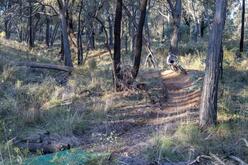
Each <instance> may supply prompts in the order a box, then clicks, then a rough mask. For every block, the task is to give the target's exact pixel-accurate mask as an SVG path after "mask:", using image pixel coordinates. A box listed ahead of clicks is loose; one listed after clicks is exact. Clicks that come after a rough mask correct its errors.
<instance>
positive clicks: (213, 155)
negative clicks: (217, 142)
mask: <svg viewBox="0 0 248 165" xmlns="http://www.w3.org/2000/svg"><path fill="white" fill-rule="evenodd" d="M209 155H210V156H211V157H212V158H214V159H215V160H216V161H217V162H218V163H219V164H222V165H225V162H223V161H222V160H221V159H220V158H219V157H218V156H216V155H215V154H212V153H210V154H209Z"/></svg>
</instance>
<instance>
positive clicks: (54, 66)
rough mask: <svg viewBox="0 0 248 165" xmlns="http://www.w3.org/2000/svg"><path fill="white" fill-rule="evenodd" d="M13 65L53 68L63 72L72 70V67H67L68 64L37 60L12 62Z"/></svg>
mask: <svg viewBox="0 0 248 165" xmlns="http://www.w3.org/2000/svg"><path fill="white" fill-rule="evenodd" d="M13 65H16V66H26V67H31V68H43V69H53V70H58V71H65V72H72V70H73V68H72V67H68V66H61V65H55V64H45V63H37V62H18V63H13Z"/></svg>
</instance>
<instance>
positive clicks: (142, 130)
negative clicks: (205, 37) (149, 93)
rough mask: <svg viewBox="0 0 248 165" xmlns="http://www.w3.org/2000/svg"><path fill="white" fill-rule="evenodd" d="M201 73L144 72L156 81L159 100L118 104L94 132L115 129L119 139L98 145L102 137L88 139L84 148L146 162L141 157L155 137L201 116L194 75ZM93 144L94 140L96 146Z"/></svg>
mask: <svg viewBox="0 0 248 165" xmlns="http://www.w3.org/2000/svg"><path fill="white" fill-rule="evenodd" d="M198 73H199V72H197V71H189V72H188V74H187V75H183V74H179V73H175V72H172V71H164V72H158V71H154V72H146V73H143V74H141V75H142V76H141V79H142V81H144V82H148V83H151V81H154V82H155V83H154V84H152V86H150V88H152V89H153V91H155V92H154V93H155V94H157V97H158V98H157V99H155V100H157V101H156V102H155V103H151V102H148V103H144V104H135V105H125V106H120V107H118V106H116V107H115V110H113V111H111V112H110V113H109V114H108V116H110V118H109V119H107V121H105V122H103V123H102V125H101V126H99V127H98V128H97V129H95V130H92V132H97V131H99V130H101V131H100V132H114V133H115V135H117V141H116V142H110V143H109V142H103V141H102V142H101V143H100V144H98V145H96V143H99V139H97V138H95V139H94V140H93V139H91V140H92V141H87V142H86V143H87V144H86V146H84V147H83V148H88V149H92V150H93V151H103V152H106V151H108V152H111V153H113V154H112V155H113V156H117V157H118V158H120V159H122V158H123V159H124V160H123V161H124V162H129V163H128V164H144V162H143V161H142V160H140V157H141V154H142V152H144V150H145V149H146V148H147V147H148V146H149V145H151V144H152V143H153V142H154V137H156V136H159V135H163V134H167V135H168V134H169V135H170V134H173V132H174V131H175V130H176V128H177V126H178V125H179V124H180V123H182V122H188V121H192V120H193V121H196V120H197V117H198V108H199V101H200V89H199V84H197V83H196V82H198V81H196V80H195V79H194V78H195V77H199V74H198ZM163 88H166V91H164V90H163ZM161 91H162V92H161ZM164 92H166V93H164ZM163 94H165V95H166V96H167V98H166V99H164V98H163V97H161V95H163ZM116 116H118V117H117V118H116ZM89 144H94V147H90V146H89ZM125 159H130V160H125ZM137 160H138V161H137ZM132 161H135V162H132ZM130 162H131V163H130Z"/></svg>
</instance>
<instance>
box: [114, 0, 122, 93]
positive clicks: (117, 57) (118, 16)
mask: <svg viewBox="0 0 248 165" xmlns="http://www.w3.org/2000/svg"><path fill="white" fill-rule="evenodd" d="M121 20H122V0H117V5H116V11H115V25H114V61H113V62H114V76H115V79H122V77H121V75H120V71H121ZM114 81H115V85H116V89H117V88H118V84H117V83H116V80H114Z"/></svg>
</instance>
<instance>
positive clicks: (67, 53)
mask: <svg viewBox="0 0 248 165" xmlns="http://www.w3.org/2000/svg"><path fill="white" fill-rule="evenodd" d="M57 2H58V5H59V17H60V20H61V31H62V36H63V37H62V39H63V51H64V61H65V66H71V67H72V66H73V64H72V60H71V49H70V43H69V34H68V28H67V27H68V25H67V20H66V10H67V7H68V2H67V1H66V0H57Z"/></svg>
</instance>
